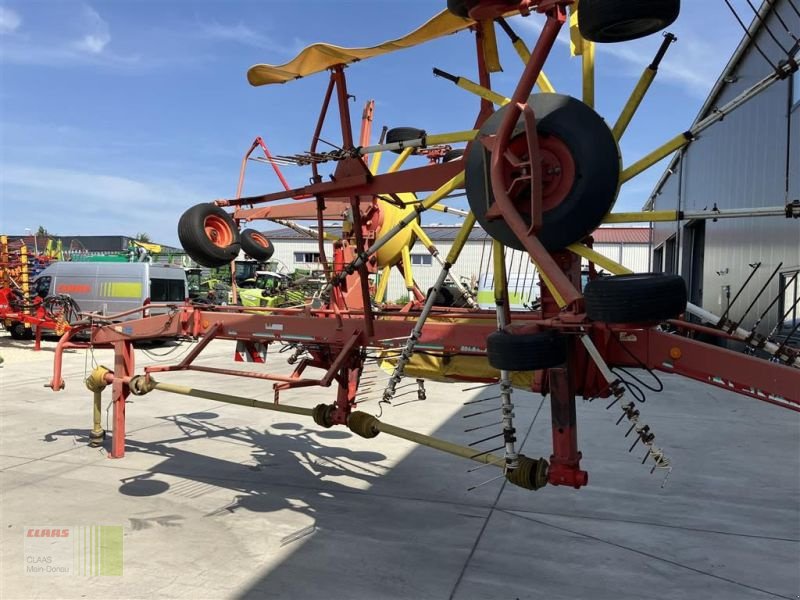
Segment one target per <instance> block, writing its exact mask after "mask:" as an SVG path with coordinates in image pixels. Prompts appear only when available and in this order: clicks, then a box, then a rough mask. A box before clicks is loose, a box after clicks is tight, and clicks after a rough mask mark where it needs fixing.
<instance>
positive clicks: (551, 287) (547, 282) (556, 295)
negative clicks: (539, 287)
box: [531, 260, 567, 308]
mask: <svg viewBox="0 0 800 600" xmlns="http://www.w3.org/2000/svg"><path fill="white" fill-rule="evenodd" d="M531 262H533V264H535V265H536V261H533V260H532V261H531ZM536 268H537V269H538V271H539V277H540V278H541V279H542V281H544V284H545V285H546V286H547V289H548V290H550V293H551V294H553V298H554V299H555V301H556V304H558V305H559V306H560V307H561V308H564V307H565V306H566V305H567V301H566V300H564V296H562V295H561V294H560V293H559V292H558V289H556V286H554V285H553V282H552V281H550V278H549V277H548V276H547V275H545V273H544V271H543V270H542V269H541V267H539V265H536Z"/></svg>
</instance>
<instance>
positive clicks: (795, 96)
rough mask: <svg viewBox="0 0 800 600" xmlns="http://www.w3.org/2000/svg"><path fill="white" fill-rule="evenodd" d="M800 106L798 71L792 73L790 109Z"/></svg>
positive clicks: (799, 77)
mask: <svg viewBox="0 0 800 600" xmlns="http://www.w3.org/2000/svg"><path fill="white" fill-rule="evenodd" d="M798 106H800V71H795V72H794V74H793V75H792V110H794V109H795V108H797V107H798Z"/></svg>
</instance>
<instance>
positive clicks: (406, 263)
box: [401, 246, 414, 292]
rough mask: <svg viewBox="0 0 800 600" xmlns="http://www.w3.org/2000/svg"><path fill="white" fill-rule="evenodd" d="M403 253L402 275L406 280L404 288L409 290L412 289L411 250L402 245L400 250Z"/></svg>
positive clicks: (411, 290)
mask: <svg viewBox="0 0 800 600" xmlns="http://www.w3.org/2000/svg"><path fill="white" fill-rule="evenodd" d="M401 252H402V255H403V277H404V278H405V280H406V289H407V290H409V291H410V292H413V291H414V272H413V268H412V266H411V250H409V249H408V246H403V249H402V250H401Z"/></svg>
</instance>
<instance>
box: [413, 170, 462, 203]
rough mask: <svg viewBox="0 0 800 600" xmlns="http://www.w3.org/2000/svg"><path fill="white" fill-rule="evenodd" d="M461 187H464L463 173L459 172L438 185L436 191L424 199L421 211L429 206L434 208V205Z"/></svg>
mask: <svg viewBox="0 0 800 600" xmlns="http://www.w3.org/2000/svg"><path fill="white" fill-rule="evenodd" d="M463 185H464V171H461V172H460V173H459V174H458V175H456V176H455V177H453V178H452V179H451V180H449V181H447V182H445V183H443V184H442V185H440V186H439V188H438V189H437V190H436V191H434V192H433V193H432V194H431V195H430V196H428V197H427V198H425V200H423V201H422V206H421V208H422V209H423V210H428V209H429V208H430V207H431V206H434V205H435V204H437V203H438V202H440V201H441V200H442V199H443V198H446V197H447V196H448V195H449V194H450V193H451V192H452V191H454V190H457V189H458V188H460V187H462V186H463Z"/></svg>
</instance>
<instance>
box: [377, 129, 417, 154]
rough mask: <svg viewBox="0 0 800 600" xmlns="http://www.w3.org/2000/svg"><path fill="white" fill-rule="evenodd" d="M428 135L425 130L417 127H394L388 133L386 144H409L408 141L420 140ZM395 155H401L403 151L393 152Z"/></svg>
mask: <svg viewBox="0 0 800 600" xmlns="http://www.w3.org/2000/svg"><path fill="white" fill-rule="evenodd" d="M426 135H427V133H425V130H424V129H417V128H416V127H394V128H392V129H390V130H389V131H387V132H386V139H385V140H384V143H386V144H394V143H395V142H407V141H408V140H418V139H420V138H424V137H425V136H426ZM392 152H394V153H395V154H401V153H402V152H403V150H402V149H401V150H392Z"/></svg>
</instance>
